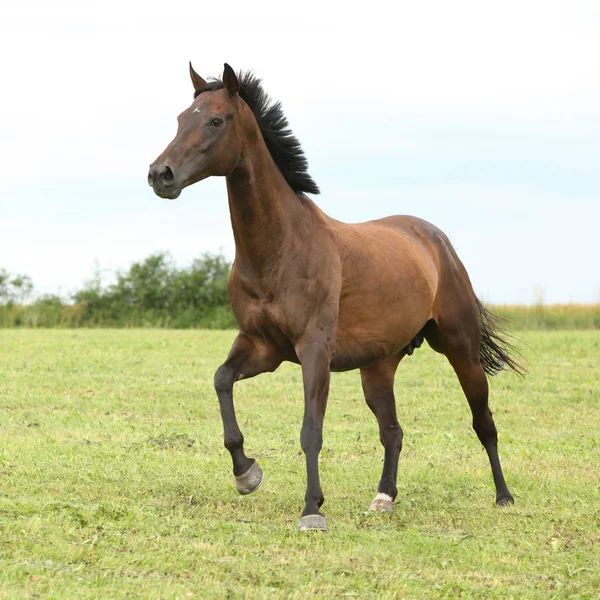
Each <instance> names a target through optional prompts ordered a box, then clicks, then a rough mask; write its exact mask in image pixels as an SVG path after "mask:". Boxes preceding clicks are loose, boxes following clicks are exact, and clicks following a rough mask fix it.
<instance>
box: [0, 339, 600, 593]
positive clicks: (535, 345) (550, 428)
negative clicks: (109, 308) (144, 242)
mask: <svg viewBox="0 0 600 600" xmlns="http://www.w3.org/2000/svg"><path fill="white" fill-rule="evenodd" d="M234 335H235V334H234V333H233V332H229V331H224V332H214V331H213V332H205V331H189V330H188V331H161V330H143V331H140V330H119V331H111V330H74V331H72V330H41V331H40V330H38V331H35V330H4V331H0V598H27V597H31V598H50V597H54V598H61V599H62V598H69V599H71V598H123V597H128V598H138V597H139V598H182V599H184V598H201V597H210V598H332V597H357V598H427V599H429V598H462V599H466V598H540V599H544V600H548V599H551V598H569V599H573V598H599V597H600V385H599V384H600V332H599V331H589V332H586V331H580V332H569V331H566V332H540V333H527V332H522V333H520V334H519V335H520V337H521V338H522V339H523V341H524V342H525V343H526V344H527V345H528V346H525V345H523V346H522V351H523V353H524V354H525V355H526V357H527V361H528V364H529V368H530V371H531V372H530V375H529V376H528V377H526V378H525V379H523V380H520V379H518V378H517V377H516V376H514V375H512V374H510V373H502V374H501V375H499V376H498V377H496V378H494V379H493V380H492V383H491V406H492V409H493V411H494V415H495V418H496V423H497V426H498V429H499V431H500V452H501V458H502V460H503V466H504V471H505V475H506V478H507V481H508V484H509V487H510V488H511V490H512V492H513V494H514V496H515V498H516V505H515V506H514V507H509V508H505V509H498V508H496V507H495V506H494V490H493V484H492V479H491V474H490V470H489V466H488V461H487V457H486V455H485V452H484V451H483V449H482V448H481V446H480V444H479V441H478V440H477V438H476V436H475V435H474V434H473V432H472V430H471V427H470V420H471V419H470V413H469V410H468V406H467V403H466V401H465V400H464V397H463V395H462V392H461V390H460V388H459V385H458V383H457V381H456V378H455V376H454V374H453V372H452V370H451V368H450V367H449V365H448V364H447V362H446V360H445V358H444V357H442V356H439V355H436V354H435V353H434V352H433V351H431V350H430V349H429V348H428V347H425V346H424V347H423V348H421V349H420V350H419V351H417V352H416V353H415V355H413V356H412V357H410V358H407V359H406V360H405V361H403V363H402V364H401V365H400V368H399V370H398V375H397V378H396V396H397V401H398V408H399V415H400V421H401V423H402V425H403V427H404V431H405V438H404V440H405V441H404V450H403V453H402V457H401V460H400V472H399V490H400V491H399V495H398V499H397V502H396V506H397V508H396V511H395V512H394V513H393V514H391V515H387V514H372V513H368V512H367V508H368V506H369V503H370V501H371V500H372V498H373V496H374V495H375V493H376V490H377V483H378V480H379V476H380V472H381V467H382V458H383V452H382V448H381V446H380V444H379V438H378V432H377V426H376V421H375V419H374V417H373V416H372V415H371V413H370V412H369V411H368V409H367V407H366V404H365V402H364V400H363V397H362V392H361V386H360V377H359V374H358V372H350V373H345V374H334V375H333V378H332V385H331V394H330V400H329V406H328V412H327V417H326V421H325V434H324V435H325V443H324V448H323V452H322V458H321V477H322V483H323V488H324V491H325V496H326V502H325V504H324V506H323V510H324V512H325V514H326V516H327V519H328V526H329V531H328V532H326V533H321V532H305V533H301V532H297V531H296V529H295V527H296V523H297V520H298V517H299V516H300V512H301V510H302V506H303V496H304V485H305V472H304V457H303V454H302V451H301V448H300V443H299V430H300V424H301V420H302V411H303V400H302V393H301V390H302V385H301V377H300V369H299V368H298V367H296V366H293V365H283V366H282V367H280V369H279V370H278V371H277V372H276V373H274V374H269V375H263V376H260V377H257V378H255V379H252V380H247V381H242V382H240V383H239V384H236V388H235V392H236V406H237V410H238V418H239V421H240V425H241V428H242V430H243V432H244V434H245V437H246V448H247V451H248V454H249V455H250V456H254V457H255V458H257V459H258V461H259V463H260V464H261V466H262V467H263V469H264V471H265V481H264V483H263V486H262V487H261V489H260V490H259V491H258V492H256V493H255V494H253V495H251V496H247V497H241V496H238V494H237V493H236V491H235V486H234V482H233V477H232V475H231V472H230V468H231V467H230V458H229V455H228V453H227V452H226V450H225V449H224V448H223V445H222V426H221V421H220V416H219V412H218V404H217V401H216V397H215V394H214V391H213V387H212V377H213V373H214V371H215V369H216V368H217V366H218V365H219V364H220V363H221V362H222V360H223V359H224V357H225V356H226V353H227V351H228V349H229V345H230V343H231V341H232V340H233V338H234Z"/></svg>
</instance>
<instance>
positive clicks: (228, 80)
mask: <svg viewBox="0 0 600 600" xmlns="http://www.w3.org/2000/svg"><path fill="white" fill-rule="evenodd" d="M223 85H224V86H225V89H226V90H227V91H228V92H229V94H230V95H231V96H235V95H236V94H237V93H238V89H239V84H238V79H237V77H236V74H235V73H234V72H233V69H232V68H231V67H230V66H229V65H228V64H227V63H225V65H224V67H223Z"/></svg>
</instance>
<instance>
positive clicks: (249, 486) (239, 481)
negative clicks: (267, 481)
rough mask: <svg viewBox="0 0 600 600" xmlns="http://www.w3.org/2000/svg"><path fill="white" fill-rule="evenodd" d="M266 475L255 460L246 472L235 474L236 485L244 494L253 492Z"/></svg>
mask: <svg viewBox="0 0 600 600" xmlns="http://www.w3.org/2000/svg"><path fill="white" fill-rule="evenodd" d="M264 476H265V474H264V473H263V470H262V469H261V468H260V467H259V466H258V463H257V462H256V461H255V462H253V463H252V466H251V467H250V468H249V469H248V470H247V471H246V472H245V473H242V474H241V475H236V476H235V487H236V488H237V491H238V492H239V493H240V494H242V496H245V495H246V494H251V493H252V492H255V491H256V490H257V489H258V488H259V487H260V484H261V483H262V482H263V479H264Z"/></svg>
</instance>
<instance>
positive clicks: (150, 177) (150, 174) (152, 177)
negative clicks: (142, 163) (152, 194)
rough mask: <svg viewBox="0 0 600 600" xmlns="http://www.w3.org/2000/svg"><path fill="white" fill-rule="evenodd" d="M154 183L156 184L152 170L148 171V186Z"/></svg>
mask: <svg viewBox="0 0 600 600" xmlns="http://www.w3.org/2000/svg"><path fill="white" fill-rule="evenodd" d="M153 183H154V175H153V174H152V169H150V171H148V185H149V186H152V184H153Z"/></svg>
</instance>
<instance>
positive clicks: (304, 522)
mask: <svg viewBox="0 0 600 600" xmlns="http://www.w3.org/2000/svg"><path fill="white" fill-rule="evenodd" d="M296 529H298V531H312V530H317V531H327V523H326V521H325V517H324V516H323V515H305V516H303V517H300V520H299V521H298V526H297V528H296Z"/></svg>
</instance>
